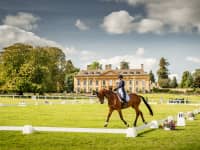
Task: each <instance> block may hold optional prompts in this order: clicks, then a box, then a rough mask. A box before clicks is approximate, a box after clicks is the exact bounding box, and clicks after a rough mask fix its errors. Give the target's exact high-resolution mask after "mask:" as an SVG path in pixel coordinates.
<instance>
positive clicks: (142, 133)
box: [138, 129, 156, 137]
mask: <svg viewBox="0 0 200 150" xmlns="http://www.w3.org/2000/svg"><path fill="white" fill-rule="evenodd" d="M155 130H156V129H150V130H146V131H144V132H141V133H139V134H138V137H144V136H143V135H144V134H146V133H149V132H152V131H155Z"/></svg>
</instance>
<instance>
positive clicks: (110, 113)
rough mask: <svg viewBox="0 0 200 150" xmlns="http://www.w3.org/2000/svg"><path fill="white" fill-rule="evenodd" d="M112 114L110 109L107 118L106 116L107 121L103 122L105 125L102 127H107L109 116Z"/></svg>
mask: <svg viewBox="0 0 200 150" xmlns="http://www.w3.org/2000/svg"><path fill="white" fill-rule="evenodd" d="M112 112H113V110H112V109H110V110H109V113H108V116H107V119H106V122H105V124H104V127H107V126H108V122H109V119H110V116H111V115H112Z"/></svg>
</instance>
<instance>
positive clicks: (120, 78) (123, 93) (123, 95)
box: [114, 74, 126, 103]
mask: <svg viewBox="0 0 200 150" xmlns="http://www.w3.org/2000/svg"><path fill="white" fill-rule="evenodd" d="M118 78H119V84H118V87H117V88H115V89H114V91H117V90H118V91H119V93H120V94H121V93H122V95H120V96H121V99H122V101H123V103H126V92H125V89H124V87H125V82H124V80H123V76H122V75H121V74H120V75H119V76H118ZM120 91H121V92H120Z"/></svg>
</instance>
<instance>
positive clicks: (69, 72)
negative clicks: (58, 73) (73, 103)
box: [65, 60, 79, 93]
mask: <svg viewBox="0 0 200 150" xmlns="http://www.w3.org/2000/svg"><path fill="white" fill-rule="evenodd" d="M78 72H79V69H78V68H76V67H74V65H73V63H72V61H71V60H68V61H67V62H66V70H65V73H66V76H65V90H66V91H67V92H68V93H69V92H73V90H74V76H75V75H76V74H77V73H78Z"/></svg>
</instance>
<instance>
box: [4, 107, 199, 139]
mask: <svg viewBox="0 0 200 150" xmlns="http://www.w3.org/2000/svg"><path fill="white" fill-rule="evenodd" d="M189 113H192V114H194V115H197V114H200V108H199V109H195V110H194V111H191V112H187V113H183V112H179V113H178V115H177V124H176V125H177V126H185V125H186V123H185V117H186V115H187V114H189ZM174 118H176V116H175V117H174ZM167 119H168V120H171V119H173V116H169V117H168V118H164V119H162V120H153V121H151V122H150V123H148V124H145V125H141V126H138V127H132V128H127V129H106V128H63V127H38V126H36V127H33V126H32V125H25V126H23V127H19V126H0V131H22V133H23V134H31V133H33V132H76V133H104V134H106V133H109V134H126V137H137V135H138V132H141V131H143V130H148V129H157V128H159V125H161V124H163V122H164V121H166V120H167ZM188 120H194V119H190V117H189V118H188Z"/></svg>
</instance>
